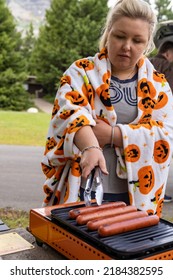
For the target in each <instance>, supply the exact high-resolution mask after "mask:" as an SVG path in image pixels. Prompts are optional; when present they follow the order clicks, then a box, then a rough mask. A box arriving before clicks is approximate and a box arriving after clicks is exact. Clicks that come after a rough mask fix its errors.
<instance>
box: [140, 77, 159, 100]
mask: <svg viewBox="0 0 173 280" xmlns="http://www.w3.org/2000/svg"><path fill="white" fill-rule="evenodd" d="M138 96H139V97H142V98H146V97H150V98H154V97H155V96H156V89H155V88H154V86H153V84H152V83H151V82H149V81H147V80H146V79H142V80H141V81H140V82H139V84H138Z"/></svg>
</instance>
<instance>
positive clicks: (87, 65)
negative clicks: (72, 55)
mask: <svg viewBox="0 0 173 280" xmlns="http://www.w3.org/2000/svg"><path fill="white" fill-rule="evenodd" d="M75 64H76V66H77V67H79V68H83V69H85V71H88V70H92V69H93V68H94V62H93V61H90V60H89V59H86V58H83V59H79V60H77V61H76V63H75Z"/></svg>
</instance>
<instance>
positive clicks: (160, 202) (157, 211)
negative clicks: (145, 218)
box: [156, 198, 164, 217]
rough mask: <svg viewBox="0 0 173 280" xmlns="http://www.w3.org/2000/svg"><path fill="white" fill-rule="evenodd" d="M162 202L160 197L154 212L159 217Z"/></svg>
mask: <svg viewBox="0 0 173 280" xmlns="http://www.w3.org/2000/svg"><path fill="white" fill-rule="evenodd" d="M163 202H164V198H162V199H160V200H159V202H158V204H157V208H156V214H157V216H159V217H161V215H162V209H163Z"/></svg>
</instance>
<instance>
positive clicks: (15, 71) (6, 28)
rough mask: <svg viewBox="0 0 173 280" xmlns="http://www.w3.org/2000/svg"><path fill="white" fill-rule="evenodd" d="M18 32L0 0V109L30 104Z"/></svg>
mask: <svg viewBox="0 0 173 280" xmlns="http://www.w3.org/2000/svg"><path fill="white" fill-rule="evenodd" d="M20 44H21V37H20V34H19V33H18V32H17V31H16V29H15V23H14V18H13V16H12V15H11V13H10V11H9V9H8V8H7V7H6V4H5V1H4V0H0V109H4V110H17V111H20V110H24V109H26V108H28V106H29V105H30V103H29V98H28V94H27V92H26V91H25V89H24V86H23V84H24V80H25V79H26V75H25V73H24V64H23V60H22V57H21V55H20Z"/></svg>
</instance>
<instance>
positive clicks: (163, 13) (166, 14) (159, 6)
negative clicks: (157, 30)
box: [155, 0, 173, 22]
mask: <svg viewBox="0 0 173 280" xmlns="http://www.w3.org/2000/svg"><path fill="white" fill-rule="evenodd" d="M171 8H172V1H171V0H155V9H156V11H157V20H158V22H161V21H165V20H172V19H173V11H172V9H171Z"/></svg>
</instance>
